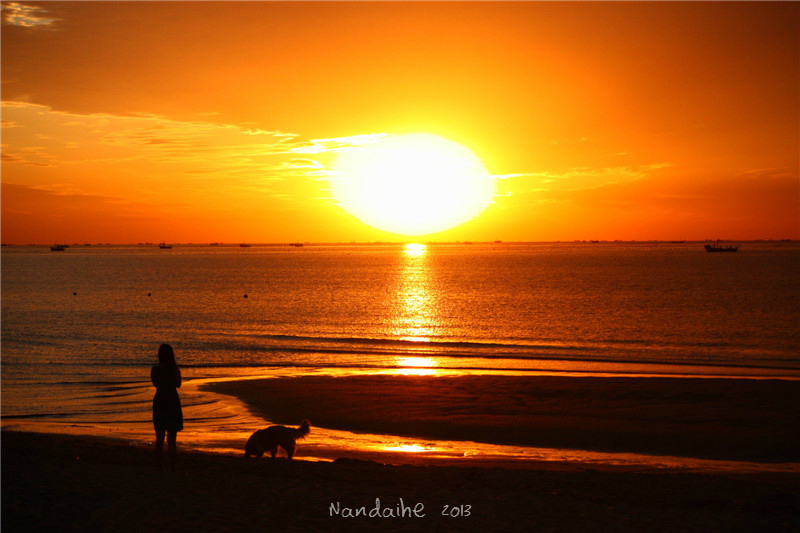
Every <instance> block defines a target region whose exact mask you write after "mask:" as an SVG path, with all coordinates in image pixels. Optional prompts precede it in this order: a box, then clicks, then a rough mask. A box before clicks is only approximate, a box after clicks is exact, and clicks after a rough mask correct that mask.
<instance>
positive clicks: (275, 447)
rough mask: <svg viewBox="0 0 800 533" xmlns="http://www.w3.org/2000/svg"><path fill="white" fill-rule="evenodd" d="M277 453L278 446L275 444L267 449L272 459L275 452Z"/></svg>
mask: <svg viewBox="0 0 800 533" xmlns="http://www.w3.org/2000/svg"><path fill="white" fill-rule="evenodd" d="M277 453H278V447H277V446H273V447H272V448H270V449H269V454H270V455H271V456H272V458H273V459H275V454H277Z"/></svg>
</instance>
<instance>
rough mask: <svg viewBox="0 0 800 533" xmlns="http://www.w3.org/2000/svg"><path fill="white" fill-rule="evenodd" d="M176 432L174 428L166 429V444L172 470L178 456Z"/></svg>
mask: <svg viewBox="0 0 800 533" xmlns="http://www.w3.org/2000/svg"><path fill="white" fill-rule="evenodd" d="M177 440H178V432H177V431H175V430H172V429H171V430H169V431H167V446H168V448H169V465H170V467H171V468H172V470H175V460H176V459H177V457H178V446H177Z"/></svg>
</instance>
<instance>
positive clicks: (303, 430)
mask: <svg viewBox="0 0 800 533" xmlns="http://www.w3.org/2000/svg"><path fill="white" fill-rule="evenodd" d="M310 431H311V422H309V421H308V420H307V419H306V420H303V422H302V423H301V424H300V427H298V428H297V429H295V430H294V438H295V439H302V438H303V437H305V436H306V435H308V434H309V432H310Z"/></svg>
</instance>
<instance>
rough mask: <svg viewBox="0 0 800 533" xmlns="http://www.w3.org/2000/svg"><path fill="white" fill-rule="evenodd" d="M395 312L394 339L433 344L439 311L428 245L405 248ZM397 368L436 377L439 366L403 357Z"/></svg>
mask: <svg viewBox="0 0 800 533" xmlns="http://www.w3.org/2000/svg"><path fill="white" fill-rule="evenodd" d="M391 308H392V310H393V313H392V317H391V322H392V326H393V328H392V335H393V336H394V337H396V338H398V339H400V340H404V341H411V342H417V343H426V342H430V341H431V340H432V339H433V338H434V336H435V331H436V328H437V327H438V326H439V309H438V305H437V298H436V288H435V284H434V282H433V280H432V279H431V276H430V265H429V257H428V247H427V245H425V244H419V243H409V244H406V245H405V247H404V248H403V262H402V264H401V266H400V270H399V272H398V281H397V292H396V293H395V295H394V303H393V305H392V306H391ZM395 364H396V365H397V366H399V367H400V368H401V373H403V374H414V375H430V374H435V373H436V371H435V370H434V369H433V368H431V367H434V366H436V363H435V362H434V360H433V359H430V358H426V357H399V358H397V359H396V361H395ZM420 367H422V368H420Z"/></svg>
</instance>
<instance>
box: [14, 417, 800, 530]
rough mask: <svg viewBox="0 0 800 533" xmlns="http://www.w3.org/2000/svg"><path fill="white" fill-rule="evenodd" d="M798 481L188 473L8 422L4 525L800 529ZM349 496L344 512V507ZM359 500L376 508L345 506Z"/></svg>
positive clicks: (416, 470)
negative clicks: (400, 513) (400, 512)
mask: <svg viewBox="0 0 800 533" xmlns="http://www.w3.org/2000/svg"><path fill="white" fill-rule="evenodd" d="M797 481H798V479H797V475H796V474H786V473H783V474H776V473H771V474H766V473H760V474H752V473H751V474H738V475H735V474H725V475H721V474H715V475H710V474H699V473H687V472H676V471H671V470H664V471H657V472H637V471H630V470H625V469H623V470H619V471H615V470H613V469H610V470H608V469H607V470H590V469H584V468H579V467H569V465H562V466H561V467H560V468H556V469H553V468H550V469H533V470H505V469H499V468H459V467H434V466H385V465H379V464H376V463H371V462H365V461H353V460H347V461H339V462H333V463H319V462H307V461H294V462H291V463H290V462H288V461H286V460H274V461H273V460H268V459H267V460H260V461H259V460H255V459H249V460H248V459H245V458H244V457H241V456H226V455H219V454H216V455H215V454H204V453H196V452H195V453H186V452H185V451H183V450H182V453H181V454H180V456H179V464H178V468H177V470H176V471H175V472H164V471H161V470H159V469H157V468H156V467H155V464H154V457H153V453H152V451H151V450H150V449H148V448H146V447H142V446H141V445H135V444H130V443H127V442H124V441H119V440H111V439H101V438H98V437H94V438H92V437H78V436H64V435H46V434H34V433H20V432H12V431H3V433H2V528H3V530H4V531H14V532H20V531H101V530H102V531H116V532H129V531H130V532H137V533H139V532H141V531H176V532H181V531H187V532H189V531H191V532H202V531H215V532H216V531H268V530H271V529H275V528H280V530H281V531H536V532H546V531H561V532H572V531H575V532H578V531H580V532H585V531H594V532H603V531H609V532H611V531H614V532H627V531H630V532H641V531H703V532H706V531H748V532H749V531H797V529H798V527H800V497H798V493H797V490H796V488H797ZM376 498H379V499H380V502H381V514H385V513H386V512H387V511H386V509H387V508H389V509H391V510H393V511H394V512H395V513H397V507H398V504H399V500H400V498H402V499H403V504H404V505H405V506H406V507H407V508H410V509H412V510H418V511H420V513H421V514H424V516H419V517H418V516H416V515H415V516H408V514H410V513H409V512H406V516H404V517H394V518H392V517H385V518H384V517H382V518H379V517H370V516H369V512H370V511H371V510H373V509H374V508H375V505H376V504H375V500H376ZM337 503H338V509H339V514H338V515H336V514H334V515H333V516H332V515H331V504H334V506H336V505H337ZM420 504H421V505H422V507H419V505H420ZM454 506H455V507H454ZM360 507H364V508H365V512H366V513H367V516H359V517H358V518H346V517H344V516H342V515H343V514H347V513H348V512H347V511H346V510H345V509H353V512H356V510H357V509H358V508H360ZM454 509H455V510H454ZM443 511H446V516H443ZM451 515H460V516H451Z"/></svg>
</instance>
